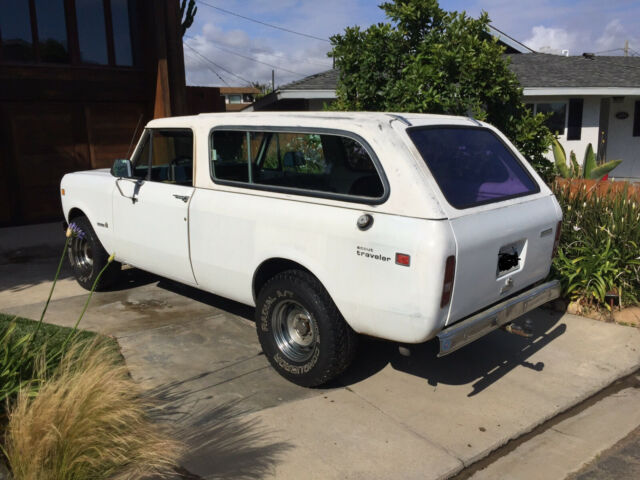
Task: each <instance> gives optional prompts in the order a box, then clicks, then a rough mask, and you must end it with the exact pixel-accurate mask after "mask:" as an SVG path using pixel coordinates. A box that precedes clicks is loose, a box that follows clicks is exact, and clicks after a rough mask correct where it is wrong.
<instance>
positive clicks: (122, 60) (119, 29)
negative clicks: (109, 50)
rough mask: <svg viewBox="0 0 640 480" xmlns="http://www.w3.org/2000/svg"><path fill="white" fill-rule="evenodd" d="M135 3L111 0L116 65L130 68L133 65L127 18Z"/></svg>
mask: <svg viewBox="0 0 640 480" xmlns="http://www.w3.org/2000/svg"><path fill="white" fill-rule="evenodd" d="M134 5H135V2H130V1H129V0H111V23H112V25H113V49H114V53H115V57H116V58H115V61H116V65H123V66H127V67H130V66H132V65H133V52H132V49H131V44H132V43H133V42H132V41H131V26H130V22H129V18H130V17H132V18H135V17H134V16H133V15H132V14H131V13H132V12H131V11H132V10H133V7H134Z"/></svg>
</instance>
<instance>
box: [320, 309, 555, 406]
mask: <svg viewBox="0 0 640 480" xmlns="http://www.w3.org/2000/svg"><path fill="white" fill-rule="evenodd" d="M528 315H530V316H531V315H535V321H534V322H533V336H532V337H530V338H524V337H520V336H517V335H512V334H508V333H506V332H504V331H502V330H496V331H494V332H492V333H490V334H489V335H487V336H485V337H483V338H481V339H479V340H477V341H475V342H473V343H471V344H469V345H467V346H466V347H463V348H461V349H460V350H458V351H456V352H454V353H452V354H450V355H447V356H446V357H442V358H438V357H437V353H438V341H437V340H431V341H429V342H426V343H423V344H418V345H410V346H407V347H408V348H409V350H410V355H409V356H403V355H401V354H400V353H399V351H398V345H397V344H395V343H392V342H386V341H382V340H377V339H373V338H363V341H362V342H361V345H360V349H359V352H358V355H357V357H356V360H355V361H354V363H353V365H352V367H351V368H349V369H348V370H347V372H345V373H344V374H343V375H342V376H341V377H340V378H338V379H337V380H336V381H335V383H336V385H331V386H333V387H335V386H349V385H353V384H355V383H358V382H360V381H362V380H364V379H366V378H368V377H370V376H372V375H374V374H375V373H377V372H379V371H380V370H382V369H383V368H385V367H386V366H387V365H389V364H390V365H391V366H392V367H393V368H394V369H396V370H398V371H401V372H404V373H408V374H411V375H415V376H417V377H420V378H424V379H425V380H426V381H427V382H428V383H429V385H432V386H437V385H438V384H447V385H467V384H469V385H471V391H470V392H469V393H468V396H469V397H472V396H474V395H477V394H479V393H481V392H482V391H483V390H485V389H486V388H488V387H490V386H491V385H493V384H494V383H495V382H497V381H499V380H500V379H501V378H502V377H504V376H505V375H506V374H508V373H509V372H510V371H512V370H513V369H515V368H516V367H519V366H521V367H525V368H530V369H532V370H534V371H537V372H541V371H542V370H543V369H544V363H542V362H536V363H532V362H529V361H528V359H529V357H531V356H532V355H533V354H535V353H536V352H538V351H539V350H541V349H543V348H544V347H546V346H547V345H548V344H549V343H551V342H553V341H554V340H555V339H556V338H558V337H559V336H560V335H563V334H564V333H565V331H566V325H565V324H558V321H559V320H560V318H561V317H562V313H560V312H555V311H551V310H546V309H538V310H536V311H534V312H532V313H530V314H528ZM516 323H518V322H516Z"/></svg>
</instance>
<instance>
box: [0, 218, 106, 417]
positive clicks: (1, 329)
mask: <svg viewBox="0 0 640 480" xmlns="http://www.w3.org/2000/svg"><path fill="white" fill-rule="evenodd" d="M76 237H80V238H82V237H84V232H83V231H82V230H80V228H79V227H78V226H77V225H76V224H74V223H71V224H70V225H69V228H68V229H67V232H66V241H65V244H64V248H63V250H62V255H61V256H60V261H59V262H58V268H57V270H56V273H55V275H54V277H53V281H52V283H51V288H50V290H49V295H48V297H47V300H46V302H45V304H44V307H43V309H42V313H41V315H40V320H39V321H38V322H37V323H36V325H35V328H32V329H26V328H24V327H25V325H24V322H20V319H17V318H14V319H13V321H11V322H10V323H8V324H4V322H0V422H1V420H2V417H3V415H4V412H5V410H6V407H7V405H9V403H10V402H11V401H13V399H15V396H16V395H17V393H18V391H19V390H20V389H23V390H24V389H28V390H29V391H30V394H35V392H36V391H37V389H38V386H39V385H40V383H41V381H43V380H44V379H45V378H46V377H47V375H48V374H49V372H52V371H53V370H54V369H55V368H56V366H57V365H58V363H59V362H60V359H61V358H62V357H63V355H64V354H65V352H66V351H67V349H68V348H69V347H70V346H71V345H72V344H73V343H74V342H76V341H78V340H81V339H82V337H85V338H86V336H87V335H86V333H83V332H80V331H79V330H78V325H80V321H81V320H82V318H83V317H84V314H85V312H86V311H87V307H88V306H89V302H90V301H91V297H92V296H93V292H94V291H95V289H96V286H97V285H98V282H99V281H100V278H101V277H102V275H103V274H104V272H105V271H106V269H107V268H108V267H109V265H110V264H111V263H112V262H113V260H114V255H113V254H112V255H111V256H110V257H109V259H108V262H107V265H105V267H104V268H103V269H102V270H101V271H100V272H99V274H98V276H97V278H96V280H95V282H94V283H93V287H92V288H91V291H90V292H89V295H88V296H87V300H86V301H85V304H84V308H83V309H82V311H81V312H80V315H79V316H78V319H77V320H76V323H75V325H74V327H73V328H72V329H62V328H60V329H57V331H56V332H55V333H54V334H53V335H51V334H50V332H49V329H48V328H47V327H45V326H44V325H45V324H44V316H45V314H46V312H47V309H48V307H49V303H50V302H51V297H52V296H53V291H54V289H55V287H56V283H57V281H58V277H59V276H60V271H61V270H62V264H63V262H64V259H65V257H66V255H67V251H68V249H69V245H70V242H71V241H72V239H73V238H76ZM3 317H4V315H3ZM0 320H1V318H0ZM63 332H66V333H65V337H64V339H62V340H61V341H60V336H61V335H62V334H63Z"/></svg>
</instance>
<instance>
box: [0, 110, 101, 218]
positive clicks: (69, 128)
mask: <svg viewBox="0 0 640 480" xmlns="http://www.w3.org/2000/svg"><path fill="white" fill-rule="evenodd" d="M4 110H5V114H7V117H8V120H9V125H10V137H11V143H12V147H13V148H12V150H13V152H12V157H13V158H12V160H13V168H14V171H15V176H16V179H15V181H16V183H17V193H16V194H15V195H16V197H17V204H18V205H17V208H18V212H17V215H15V214H14V222H16V223H33V222H40V221H50V220H55V219H57V218H62V210H61V205H60V194H59V185H60V180H61V178H62V176H63V175H64V174H65V173H68V172H73V171H76V170H83V169H88V168H91V164H90V162H89V149H88V145H87V140H86V138H87V137H86V126H85V124H84V115H83V107H82V104H79V103H78V104H76V103H66V104H64V103H38V104H35V103H15V104H5V105H4Z"/></svg>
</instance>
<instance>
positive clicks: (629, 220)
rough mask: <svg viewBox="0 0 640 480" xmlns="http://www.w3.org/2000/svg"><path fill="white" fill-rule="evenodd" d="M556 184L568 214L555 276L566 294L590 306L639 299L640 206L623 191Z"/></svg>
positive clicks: (632, 302)
mask: <svg viewBox="0 0 640 480" xmlns="http://www.w3.org/2000/svg"><path fill="white" fill-rule="evenodd" d="M577 187H578V188H576V185H575V184H574V185H573V188H572V183H571V182H567V183H563V184H561V183H558V182H556V183H554V184H553V185H552V188H553V190H554V193H555V195H556V197H557V199H558V201H559V202H560V206H561V207H562V211H563V214H564V219H563V226H562V234H561V237H560V246H559V248H558V254H557V256H556V257H555V259H554V261H553V266H552V272H553V275H554V276H555V277H556V278H558V279H560V281H561V283H562V288H563V294H564V295H565V296H566V297H568V298H569V299H570V300H572V301H577V302H579V303H580V304H582V305H585V306H592V307H599V306H604V307H606V308H610V307H609V305H608V304H607V303H606V302H605V295H606V294H607V293H609V292H613V293H616V294H618V295H619V297H620V304H621V305H630V304H637V303H638V296H639V295H640V248H639V246H640V205H639V204H638V199H637V198H635V197H632V198H629V193H628V186H625V187H624V189H622V190H620V189H614V188H612V187H610V188H609V189H608V190H604V189H597V191H593V189H594V188H595V187H592V189H589V188H587V186H586V185H585V184H578V185H577Z"/></svg>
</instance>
